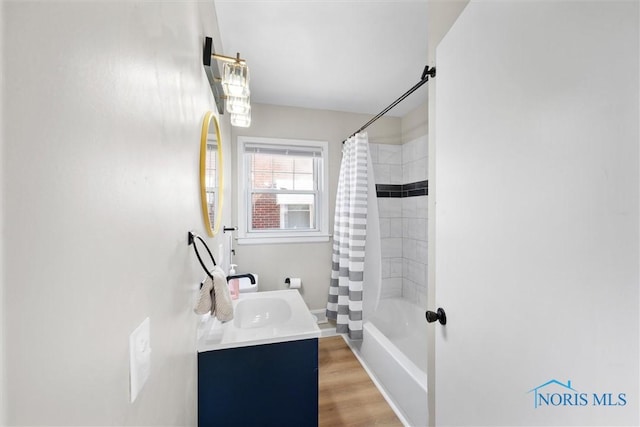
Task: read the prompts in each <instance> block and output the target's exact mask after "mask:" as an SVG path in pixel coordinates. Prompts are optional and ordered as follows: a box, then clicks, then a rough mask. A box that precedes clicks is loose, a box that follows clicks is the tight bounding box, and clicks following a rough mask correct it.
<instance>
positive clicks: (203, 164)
mask: <svg viewBox="0 0 640 427" xmlns="http://www.w3.org/2000/svg"><path fill="white" fill-rule="evenodd" d="M212 122H213V123H214V125H215V128H216V132H215V135H216V141H217V145H218V148H217V158H216V174H217V185H216V191H215V194H216V197H215V199H216V200H215V213H214V216H213V218H214V223H213V224H211V212H210V210H209V202H208V200H207V158H208V153H207V145H208V141H209V131H210V128H211V123H212ZM222 168H223V163H222V137H221V136H220V125H219V124H218V117H217V116H216V115H215V113H214V112H213V111H207V113H206V114H205V115H204V120H203V122H202V133H201V134H200V200H201V203H202V219H203V220H204V228H205V230H206V231H207V234H208V235H209V237H213V236H215V235H216V233H217V232H218V230H219V229H220V223H221V220H222V202H223V194H222V189H223V188H224V187H223V173H222Z"/></svg>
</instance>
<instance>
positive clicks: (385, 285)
mask: <svg viewBox="0 0 640 427" xmlns="http://www.w3.org/2000/svg"><path fill="white" fill-rule="evenodd" d="M402 280H403V279H402V278H401V277H393V278H388V279H382V292H381V297H382V298H397V297H401V296H402Z"/></svg>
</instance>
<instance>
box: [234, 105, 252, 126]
mask: <svg viewBox="0 0 640 427" xmlns="http://www.w3.org/2000/svg"><path fill="white" fill-rule="evenodd" d="M231 126H236V127H240V128H248V127H249V126H251V109H249V111H247V113H246V114H231Z"/></svg>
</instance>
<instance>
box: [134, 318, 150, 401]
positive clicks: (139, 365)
mask: <svg viewBox="0 0 640 427" xmlns="http://www.w3.org/2000/svg"><path fill="white" fill-rule="evenodd" d="M150 325H151V321H150V320H149V318H148V317H147V318H146V319H144V320H143V321H142V323H141V324H140V326H138V327H137V328H136V329H135V330H134V331H133V332H132V333H131V335H129V383H130V387H129V390H130V392H131V393H130V396H131V402H133V401H135V400H136V397H138V394H139V393H140V390H142V387H143V386H144V384H145V383H146V382H147V379H148V378H149V372H150V371H151V336H150V331H151V327H150Z"/></svg>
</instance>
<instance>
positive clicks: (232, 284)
mask: <svg viewBox="0 0 640 427" xmlns="http://www.w3.org/2000/svg"><path fill="white" fill-rule="evenodd" d="M237 266H238V265H237V264H231V265H230V269H229V276H235V275H236V267H237ZM229 293H230V294H231V299H238V297H239V296H240V279H231V280H229Z"/></svg>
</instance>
